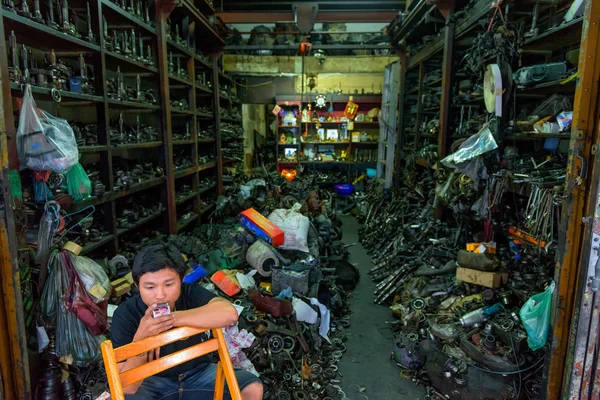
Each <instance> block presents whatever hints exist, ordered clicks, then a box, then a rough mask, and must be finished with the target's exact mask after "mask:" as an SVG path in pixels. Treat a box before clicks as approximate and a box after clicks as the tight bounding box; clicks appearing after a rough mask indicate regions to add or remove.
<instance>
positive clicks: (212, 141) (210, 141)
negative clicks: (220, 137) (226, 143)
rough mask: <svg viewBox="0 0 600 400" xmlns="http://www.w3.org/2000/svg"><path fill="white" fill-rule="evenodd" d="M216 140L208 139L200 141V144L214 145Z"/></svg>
mask: <svg viewBox="0 0 600 400" xmlns="http://www.w3.org/2000/svg"><path fill="white" fill-rule="evenodd" d="M215 141H216V140H215V139H213V138H208V139H198V143H206V144H208V143H214V142H215Z"/></svg>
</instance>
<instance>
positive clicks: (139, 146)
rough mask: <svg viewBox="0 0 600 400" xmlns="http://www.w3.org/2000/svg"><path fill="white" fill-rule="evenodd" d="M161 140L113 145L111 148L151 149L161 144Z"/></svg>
mask: <svg viewBox="0 0 600 400" xmlns="http://www.w3.org/2000/svg"><path fill="white" fill-rule="evenodd" d="M162 144H163V142H160V141H157V142H145V143H128V144H117V145H113V146H112V149H113V150H129V149H152V148H155V147H160V146H162Z"/></svg>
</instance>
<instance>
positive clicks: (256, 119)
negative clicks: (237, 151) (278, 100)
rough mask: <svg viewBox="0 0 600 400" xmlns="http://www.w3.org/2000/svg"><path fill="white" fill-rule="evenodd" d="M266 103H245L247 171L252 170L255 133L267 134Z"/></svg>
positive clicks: (245, 162) (245, 165)
mask: <svg viewBox="0 0 600 400" xmlns="http://www.w3.org/2000/svg"><path fill="white" fill-rule="evenodd" d="M266 107H267V106H266V105H265V104H243V105H242V125H243V127H244V169H245V171H246V172H250V171H251V170H252V154H253V152H254V134H255V132H256V135H260V136H262V137H263V140H262V141H263V142H264V141H265V138H266V136H267V129H268V128H267V121H266Z"/></svg>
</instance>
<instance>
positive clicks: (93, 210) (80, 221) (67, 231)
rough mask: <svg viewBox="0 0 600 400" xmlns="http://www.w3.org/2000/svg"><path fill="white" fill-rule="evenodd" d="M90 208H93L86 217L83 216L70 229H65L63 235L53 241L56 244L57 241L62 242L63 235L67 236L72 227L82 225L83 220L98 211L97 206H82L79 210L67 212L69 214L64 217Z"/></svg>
mask: <svg viewBox="0 0 600 400" xmlns="http://www.w3.org/2000/svg"><path fill="white" fill-rule="evenodd" d="M88 208H91V209H92V212H90V213H89V214H88V215H86V216H85V217H83V218H82V219H80V220H79V221H77V223H75V224H74V225H73V226H72V227H70V228H69V229H67V230H66V231H65V233H63V234H62V235H61V236H60V237H59V238H58V239H56V240H55V241H54V242H53V243H52V244H53V245H55V244H56V243H58V242H60V241H61V240H62V238H63V237H65V235H66V234H67V233H69V232H70V231H71V230H72V229H74V228H75V227H77V226H80V225H81V223H82V222H83V221H85V220H86V219H88V218H90V217H91V216H92V215H94V213H95V212H96V208H95V207H94V206H87V207H85V208H82V209H81V210H79V211H75V212H73V213H70V214H67V215H65V217H64V218H67V217H71V216H73V215H76V214H79V213H81V212H83V211H85V210H87V209H88Z"/></svg>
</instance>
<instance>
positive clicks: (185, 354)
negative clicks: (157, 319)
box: [102, 327, 241, 400]
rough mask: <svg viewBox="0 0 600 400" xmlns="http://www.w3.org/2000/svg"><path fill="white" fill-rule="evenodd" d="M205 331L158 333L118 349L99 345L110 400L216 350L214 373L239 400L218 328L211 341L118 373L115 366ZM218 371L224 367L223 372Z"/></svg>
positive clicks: (110, 344)
mask: <svg viewBox="0 0 600 400" xmlns="http://www.w3.org/2000/svg"><path fill="white" fill-rule="evenodd" d="M206 331H208V329H197V328H191V327H182V328H176V329H172V330H169V331H167V332H164V333H161V334H160V335H156V336H152V337H149V338H146V339H142V340H139V341H137V342H132V343H130V344H126V345H125V346H121V347H119V348H116V349H114V348H113V345H112V342H111V341H110V340H106V341H104V342H102V357H103V359H104V367H105V369H106V375H107V378H108V384H109V386H110V391H111V394H112V398H113V400H120V399H124V394H123V388H124V387H127V386H129V385H131V384H134V383H136V382H139V381H141V380H144V379H146V378H148V377H150V376H152V375H156V374H158V373H160V372H163V371H165V370H167V369H169V368H173V367H175V366H177V365H179V364H183V363H185V362H187V361H190V360H193V359H194V358H198V357H201V356H203V355H205V354H208V353H212V352H214V351H218V353H219V357H220V361H221V362H220V364H219V370H218V371H217V376H218V375H219V373H223V372H224V378H225V380H226V381H227V385H228V387H229V389H230V392H231V394H232V398H234V399H235V398H238V399H241V395H240V391H239V386H238V385H237V381H236V379H235V374H234V371H233V365H232V363H231V359H230V357H229V352H228V351H227V345H226V343H225V338H224V337H223V332H222V331H221V329H212V330H211V331H212V339H209V340H207V341H204V342H202V343H198V344H195V345H193V346H190V347H188V348H186V349H183V350H180V351H177V352H175V353H172V354H169V355H167V356H164V357H160V358H158V359H156V360H153V361H150V362H148V363H146V364H142V365H140V366H139V367H136V368H132V369H130V370H128V371H125V372H123V373H121V374H119V369H118V367H117V364H118V363H120V362H123V361H126V360H127V359H129V358H132V357H135V356H138V355H140V354H143V353H146V352H149V351H151V350H154V349H157V348H159V347H162V346H165V345H167V344H169V343H173V342H177V341H179V340H183V339H186V338H189V337H190V336H194V335H199V334H202V333H204V332H206ZM220 368H223V370H221V369H220ZM223 383H224V382H223V380H221V386H222V385H223ZM217 384H219V379H217ZM232 386H233V388H232ZM217 390H218V391H220V392H221V393H222V388H215V391H217ZM236 392H237V393H236Z"/></svg>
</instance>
